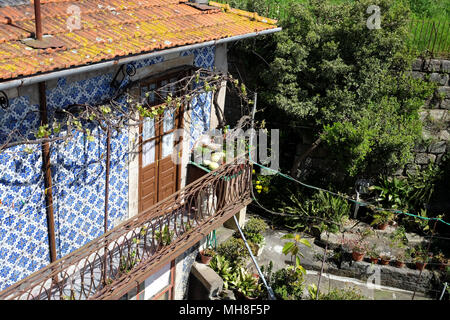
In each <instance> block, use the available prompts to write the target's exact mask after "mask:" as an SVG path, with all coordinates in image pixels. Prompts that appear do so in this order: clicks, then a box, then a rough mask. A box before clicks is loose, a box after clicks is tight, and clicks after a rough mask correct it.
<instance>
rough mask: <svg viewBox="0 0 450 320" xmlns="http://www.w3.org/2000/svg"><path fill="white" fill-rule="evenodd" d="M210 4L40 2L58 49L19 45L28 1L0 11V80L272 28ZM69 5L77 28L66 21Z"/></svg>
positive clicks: (29, 17) (28, 31)
mask: <svg viewBox="0 0 450 320" xmlns="http://www.w3.org/2000/svg"><path fill="white" fill-rule="evenodd" d="M210 4H213V5H215V6H217V7H216V8H215V9H212V10H208V11H202V10H199V9H196V8H194V7H192V6H190V5H188V4H186V3H183V2H182V1H180V0H131V1H127V0H81V1H73V0H71V1H69V0H41V8H42V9H41V11H42V23H43V30H44V34H45V35H49V36H51V37H53V38H55V39H56V40H59V41H60V43H61V44H63V45H64V46H63V47H60V48H53V49H45V50H44V49H33V48H31V47H29V46H27V45H26V43H24V42H22V40H24V39H27V38H30V37H32V36H33V34H34V28H35V24H34V10H33V4H32V3H31V4H29V5H21V6H15V7H0V81H2V80H7V79H12V78H17V77H21V76H27V75H32V74H37V73H43V72H49V71H55V70H60V69H66V68H70V67H75V66H81V65H86V64H90V63H96V62H100V61H104V60H111V59H114V58H117V57H124V56H128V55H132V54H142V53H147V52H152V51H155V50H161V49H166V48H171V47H176V46H183V45H188V44H194V43H201V42H206V41H209V40H217V39H222V38H226V37H231V36H236V35H243V34H247V33H252V32H255V31H262V30H266V29H272V28H276V25H275V22H274V21H273V20H270V19H265V18H260V17H256V19H255V16H254V14H253V13H248V12H245V11H240V10H234V9H230V8H229V7H226V6H224V5H220V4H216V3H213V2H211V3H210ZM73 6H77V7H75V8H78V9H77V10H79V12H80V17H81V20H80V22H81V26H80V27H81V28H79V29H76V28H75V29H73V24H72V23H71V22H72V20H70V19H71V15H72V14H73V13H74V11H73V8H74V7H73ZM263 21H264V22H263ZM70 27H72V30H71V29H70Z"/></svg>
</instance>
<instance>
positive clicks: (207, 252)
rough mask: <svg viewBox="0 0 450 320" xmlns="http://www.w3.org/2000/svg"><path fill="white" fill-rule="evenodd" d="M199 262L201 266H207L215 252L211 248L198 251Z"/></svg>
mask: <svg viewBox="0 0 450 320" xmlns="http://www.w3.org/2000/svg"><path fill="white" fill-rule="evenodd" d="M199 255H200V261H201V262H202V263H203V264H209V262H210V261H211V259H212V258H213V257H214V256H215V255H216V252H215V251H214V250H213V249H212V248H205V249H203V250H200V252H199Z"/></svg>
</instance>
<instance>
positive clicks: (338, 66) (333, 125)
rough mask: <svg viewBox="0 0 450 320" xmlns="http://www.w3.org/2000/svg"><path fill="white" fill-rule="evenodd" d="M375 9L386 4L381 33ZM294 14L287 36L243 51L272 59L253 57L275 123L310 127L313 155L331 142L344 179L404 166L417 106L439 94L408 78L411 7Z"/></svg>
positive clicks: (324, 8) (299, 9) (321, 6)
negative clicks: (373, 24)
mask: <svg viewBox="0 0 450 320" xmlns="http://www.w3.org/2000/svg"><path fill="white" fill-rule="evenodd" d="M370 5H377V6H379V7H380V14H381V28H380V29H369V28H368V27H367V24H366V23H367V20H368V18H369V16H370V15H371V14H368V13H367V8H368V7H369V6H370ZM288 10H289V17H288V18H287V19H285V20H282V21H281V22H280V24H281V26H282V28H283V31H282V32H279V33H276V34H275V35H274V36H273V37H271V38H270V39H269V40H268V39H265V40H264V43H262V42H261V41H260V42H258V41H255V42H253V43H247V44H246V45H245V46H242V47H241V50H243V52H246V53H247V54H248V55H252V56H253V57H254V55H255V54H256V53H257V54H258V56H261V57H264V60H265V61H266V64H263V63H261V60H258V59H257V58H253V59H250V60H253V61H252V62H250V63H257V64H259V67H260V69H259V70H261V71H262V72H261V77H260V78H259V79H258V80H257V83H255V84H254V86H255V87H258V91H259V93H260V94H259V97H260V99H259V104H260V105H261V104H262V105H263V107H265V112H267V110H269V109H270V110H272V111H271V112H270V117H267V119H268V123H269V125H270V122H271V121H273V120H271V121H269V119H275V120H276V121H279V122H284V123H287V124H291V123H292V122H295V123H296V124H298V125H299V126H309V127H311V129H312V133H313V135H314V136H315V139H316V141H315V145H313V147H312V148H310V149H309V150H308V152H312V151H313V150H314V148H315V147H316V146H317V145H319V144H325V145H326V146H327V147H328V148H329V149H331V150H333V151H334V152H333V154H335V155H336V156H337V160H338V162H337V164H338V165H339V167H340V169H341V172H342V173H343V175H345V176H349V177H354V176H357V175H368V176H376V175H378V174H379V173H380V171H382V172H385V173H388V172H392V171H393V170H394V169H396V168H398V167H399V166H402V165H404V164H406V163H407V161H408V160H409V159H410V157H411V156H412V153H411V150H412V148H413V147H414V145H415V143H416V142H417V141H418V140H419V139H420V137H421V122H420V118H419V114H418V112H419V109H420V107H421V106H422V105H423V102H424V100H425V99H427V98H428V97H429V96H430V95H431V94H432V93H433V85H431V84H429V83H427V82H425V81H423V80H420V79H414V78H412V76H411V75H410V74H409V72H410V70H411V68H410V67H411V62H412V58H413V57H412V56H411V55H410V54H409V53H408V48H407V46H406V41H405V40H406V39H407V36H408V29H407V26H408V19H409V14H410V10H409V6H408V5H406V4H405V2H404V1H389V0H377V1H373V0H361V1H355V2H348V3H343V4H330V3H329V2H325V1H317V0H311V1H309V2H308V3H307V4H300V3H291V4H290V6H289V8H288ZM263 13H264V12H262V13H261V14H263ZM271 51H272V53H271ZM262 69H263V70H262ZM273 110H276V111H273ZM303 132H304V131H303ZM297 134H299V135H300V134H301V131H297ZM298 140H300V139H298ZM303 158H304V157H303ZM298 165H299V163H298V161H297V163H294V164H293V168H292V169H293V170H292V171H291V172H296V169H297V167H298ZM336 169H338V168H336Z"/></svg>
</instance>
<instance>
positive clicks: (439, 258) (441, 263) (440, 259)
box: [433, 251, 448, 271]
mask: <svg viewBox="0 0 450 320" xmlns="http://www.w3.org/2000/svg"><path fill="white" fill-rule="evenodd" d="M433 260H434V262H436V263H437V266H438V269H439V270H440V271H444V270H445V267H446V266H447V265H448V259H446V258H445V256H444V254H443V253H442V251H439V253H438V254H436V255H435V256H434V257H433Z"/></svg>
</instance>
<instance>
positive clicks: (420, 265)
mask: <svg viewBox="0 0 450 320" xmlns="http://www.w3.org/2000/svg"><path fill="white" fill-rule="evenodd" d="M426 265H427V263H426V262H419V261H417V262H416V268H417V270H420V271H422V270H423V269H425V267H426Z"/></svg>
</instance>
